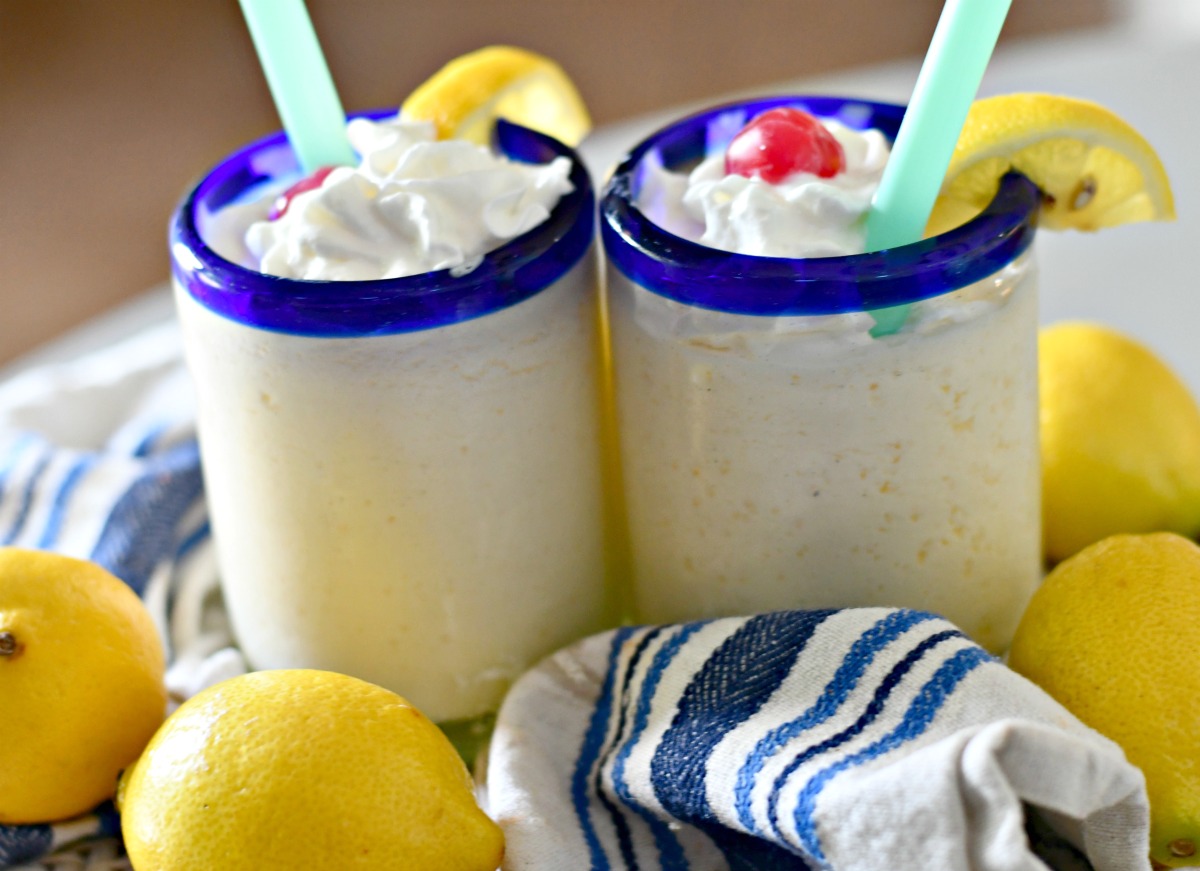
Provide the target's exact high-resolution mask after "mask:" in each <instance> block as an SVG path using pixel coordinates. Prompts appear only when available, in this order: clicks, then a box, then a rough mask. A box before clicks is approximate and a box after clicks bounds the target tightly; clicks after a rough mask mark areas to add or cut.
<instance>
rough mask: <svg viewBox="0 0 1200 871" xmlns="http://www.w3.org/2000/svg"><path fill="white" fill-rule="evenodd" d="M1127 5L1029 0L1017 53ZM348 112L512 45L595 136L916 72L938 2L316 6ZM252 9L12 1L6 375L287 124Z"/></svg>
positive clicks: (98, 305)
mask: <svg viewBox="0 0 1200 871" xmlns="http://www.w3.org/2000/svg"><path fill="white" fill-rule="evenodd" d="M1112 2H1113V0H1053V2H1046V0H1015V2H1014V4H1013V5H1014V9H1013V12H1012V15H1011V17H1010V20H1009V23H1008V25H1007V27H1006V30H1005V38H1012V37H1013V36H1019V35H1020V34H1022V33H1029V32H1032V31H1038V30H1044V29H1054V28H1059V27H1066V26H1073V25H1078V24H1081V23H1089V22H1097V21H1100V20H1102V19H1103V18H1105V17H1107V16H1108V15H1110V14H1111V10H1110V3H1112ZM309 8H310V10H311V12H312V16H313V20H314V22H315V24H316V28H317V32H318V34H319V35H320V37H321V40H322V42H323V44H324V46H325V50H326V53H327V55H328V58H329V63H330V66H331V67H332V69H333V73H334V77H335V79H336V81H337V83H338V87H339V90H340V92H341V94H342V98H343V102H344V104H345V105H346V108H347V109H363V108H369V107H378V106H389V105H396V104H398V103H399V101H400V100H402V99H403V97H404V95H405V94H406V93H407V92H408V91H409V90H410V89H411V88H412V87H413V86H414V85H416V84H417V83H418V82H420V81H421V80H422V79H423V78H425V77H426V76H427V75H429V74H430V73H431V72H432V71H433V70H434V69H436V68H437V67H438V66H440V65H441V64H442V63H443V62H444V61H446V60H448V59H449V58H451V57H452V56H454V55H457V54H460V53H462V52H464V51H468V50H471V49H474V48H478V47H479V46H481V45H485V44H488V43H497V42H509V43H513V44H517V45H523V46H526V47H528V48H532V49H535V50H538V51H542V52H545V53H547V54H550V55H552V56H554V57H556V58H557V59H559V60H560V61H561V62H562V63H563V65H564V66H565V67H566V68H567V70H568V72H569V73H570V74H571V75H572V77H574V78H575V79H576V81H577V82H578V83H579V86H580V89H581V90H582V91H583V93H584V96H585V98H586V99H587V101H588V103H589V105H590V107H591V109H592V111H593V115H594V117H595V120H596V122H597V123H604V122H606V121H613V120H617V119H619V118H622V117H627V116H630V115H634V114H637V113H640V112H644V111H648V110H651V109H655V108H660V107H663V106H669V105H672V104H674V103H678V102H681V101H686V100H693V99H697V98H702V97H704V96H706V95H712V94H719V93H722V92H727V91H731V90H736V89H741V88H747V87H753V86H757V85H766V84H769V83H771V82H774V81H779V80H785V79H791V78H796V77H799V76H803V75H807V74H811V73H815V72H820V71H825V70H830V69H836V68H839V67H846V66H853V65H858V64H862V63H865V62H868V61H872V60H882V59H888V58H896V57H902V56H918V55H920V54H921V53H922V52H923V51H924V50H925V47H926V45H927V44H928V41H929V37H930V35H931V34H932V31H933V27H934V24H935V22H936V20H937V15H938V11H939V10H940V8H941V3H940V0H732V2H731V0H720V2H718V0H642V2H633V0H603V2H601V0H509V2H503V0H309ZM278 126H279V125H278V120H277V118H276V116H275V114H274V110H273V109H272V107H271V104H270V98H269V95H268V93H267V89H266V85H265V83H264V82H263V80H262V77H261V74H260V72H259V70H258V67H257V62H256V61H255V59H254V55H253V49H252V46H251V44H250V41H249V38H248V36H247V34H246V32H245V28H244V26H243V24H242V21H241V17H240V12H239V9H238V6H237V3H236V0H0V363H3V362H4V361H5V360H8V359H11V358H12V357H14V356H16V355H18V354H20V353H21V352H23V351H25V350H27V349H29V348H30V347H32V346H34V345H35V344H37V343H39V342H41V341H44V340H45V339H47V338H49V337H50V336H53V335H55V334H57V333H59V332H61V331H62V330H64V329H66V328H67V327H69V326H72V325H74V324H77V323H79V322H81V321H83V320H85V319H87V318H88V317H91V316H93V315H95V314H96V313H97V312H100V311H102V310H104V309H105V308H108V307H110V306H112V305H113V304H115V303H117V302H119V301H120V300H122V299H124V298H127V297H129V296H132V295H134V294H137V293H139V292H141V291H143V290H145V289H146V288H148V287H150V286H152V285H154V284H157V283H159V282H161V281H163V280H165V279H166V277H167V262H166V254H165V246H164V237H165V226H166V221H167V217H168V214H169V213H170V210H171V208H172V206H173V205H174V203H175V201H176V199H177V198H178V197H179V196H180V195H181V194H182V192H183V190H184V188H185V186H186V185H187V184H188V182H189V181H191V180H193V179H194V178H195V177H196V176H197V175H198V174H200V173H201V172H202V171H203V170H204V169H205V168H207V167H208V166H209V165H211V164H212V163H213V162H214V161H215V160H216V159H217V158H219V157H220V156H221V155H222V154H223V153H224V152H226V151H228V150H230V149H231V148H233V147H234V146H237V145H239V144H241V143H243V142H245V141H247V140H249V139H252V138H254V137H257V136H259V135H262V134H264V133H267V132H269V131H270V130H272V129H275V128H277V127H278Z"/></svg>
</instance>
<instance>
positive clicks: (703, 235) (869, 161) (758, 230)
mask: <svg viewBox="0 0 1200 871" xmlns="http://www.w3.org/2000/svg"><path fill="white" fill-rule="evenodd" d="M821 123H822V124H824V125H825V127H826V129H828V130H829V132H830V133H832V134H833V136H834V138H836V139H837V140H838V142H840V143H841V145H842V148H843V149H844V150H845V153H846V169H845V171H844V172H840V173H838V174H837V175H835V176H833V177H832V178H820V177H818V176H816V175H812V174H811V173H806V172H798V173H794V174H793V175H790V176H788V177H787V178H786V179H784V180H783V181H781V182H779V183H778V184H770V183H768V182H765V181H763V180H762V179H760V178H747V177H745V176H741V175H726V174H725V154H724V151H722V152H720V153H718V154H713V155H712V156H710V157H708V158H706V159H705V160H704V161H703V162H701V163H700V164H699V165H698V166H697V167H696V168H695V169H693V170H692V171H691V173H689V174H683V173H676V172H671V171H670V170H667V169H666V168H664V167H663V166H662V165H661V163H654V162H651V161H650V158H649V157H648V158H647V161H648V162H647V167H646V173H645V175H644V177H643V181H642V189H641V191H640V192H639V194H638V199H637V205H638V208H639V209H641V211H642V212H643V213H644V214H645V215H646V216H647V217H648V218H650V220H652V221H654V222H655V223H656V224H658V225H659V226H660V227H662V228H663V229H664V230H667V231H668V232H671V233H674V234H675V235H676V236H682V237H683V238H684V239H689V240H691V241H693V242H698V243H700V244H702V245H707V246H709V247H710V248H720V249H722V250H724V251H732V252H734V253H737V254H754V255H758V256H761V257H837V256H841V255H846V254H861V253H862V252H863V251H864V250H865V249H866V228H865V218H866V214H867V210H868V208H869V207H870V205H871V198H872V197H874V196H875V190H876V189H877V188H878V187H879V179H880V177H881V176H882V175H883V167H884V165H885V164H886V163H887V159H888V154H889V153H890V152H891V149H890V147H889V145H888V141H887V139H886V138H885V137H884V136H883V134H882V133H880V132H879V131H878V130H866V131H861V132H860V131H857V130H853V129H851V128H849V127H846V126H845V125H843V124H840V123H838V122H837V121H832V120H824V119H822V121H821Z"/></svg>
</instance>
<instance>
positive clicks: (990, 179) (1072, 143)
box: [928, 94, 1175, 235]
mask: <svg viewBox="0 0 1200 871" xmlns="http://www.w3.org/2000/svg"><path fill="white" fill-rule="evenodd" d="M1014 169H1015V170H1017V171H1019V172H1021V173H1023V174H1024V175H1025V176H1027V177H1028V178H1029V179H1031V180H1032V181H1033V182H1034V183H1035V184H1036V185H1037V186H1038V187H1039V188H1041V190H1042V194H1043V196H1044V202H1043V204H1042V210H1041V215H1040V222H1041V226H1042V227H1044V228H1046V229H1049V230H1063V229H1075V230H1098V229H1101V228H1103V227H1113V226H1116V225H1118V224H1129V223H1133V222H1135V221H1155V220H1159V221H1163V220H1173V219H1174V217H1175V202H1174V198H1173V197H1172V194H1171V185H1170V182H1169V181H1168V180H1167V174H1166V171H1165V170H1164V169H1163V165H1162V161H1160V160H1159V158H1158V155H1157V154H1155V152H1154V149H1153V148H1151V147H1150V144H1149V143H1148V142H1146V140H1145V139H1144V138H1143V137H1142V136H1141V134H1139V133H1138V132H1137V131H1136V130H1134V129H1133V128H1132V127H1130V126H1129V125H1128V124H1127V123H1125V122H1124V121H1123V120H1121V119H1120V118H1118V117H1117V116H1116V115H1114V114H1113V113H1112V112H1110V111H1109V110H1108V109H1105V108H1104V107H1103V106H1099V105H1097V104H1096V103H1091V102H1088V101H1087V100H1077V99H1074V98H1072V97H1060V96H1056V95H1053V94H1006V95H1003V96H999V97H988V98H986V99H983V100H978V101H976V102H975V103H974V104H973V105H972V106H971V109H970V112H968V114H967V120H966V123H965V124H964V125H963V130H962V134H961V135H960V137H959V140H958V144H957V145H956V146H955V148H954V156H953V157H952V158H951V161H950V167H949V169H948V170H947V172H946V179H945V181H944V182H943V183H942V192H941V196H939V198H938V201H937V204H936V205H935V207H934V210H933V215H932V216H931V217H930V221H929V227H928V232H929V234H930V235H935V234H937V233H940V232H943V231H945V230H948V229H950V228H951V227H955V226H958V225H959V224H961V223H963V222H964V221H966V220H967V219H968V218H971V217H972V216H974V215H975V214H977V213H978V212H979V211H980V210H981V209H982V208H983V207H984V206H986V205H987V204H988V203H989V202H990V201H991V199H992V197H993V196H995V193H996V189H997V187H998V185H999V182H1000V177H1001V176H1003V175H1004V174H1005V173H1006V172H1008V171H1009V170H1014Z"/></svg>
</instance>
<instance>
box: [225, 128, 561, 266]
mask: <svg viewBox="0 0 1200 871" xmlns="http://www.w3.org/2000/svg"><path fill="white" fill-rule="evenodd" d="M347 134H348V136H349V139H350V144H351V145H352V146H353V147H354V149H355V151H357V152H358V154H359V155H360V156H361V161H362V162H361V163H360V165H359V166H357V167H338V168H337V169H335V170H334V171H333V172H331V173H330V174H329V176H328V177H327V178H326V179H325V181H324V183H323V184H322V185H321V186H320V187H319V188H316V189H314V190H311V191H306V192H304V193H300V194H297V195H296V196H295V197H294V198H293V199H292V201H291V203H290V205H289V206H288V209H287V211H286V212H285V213H284V214H283V215H282V216H280V217H279V218H277V219H276V220H273V221H271V220H266V215H267V210H268V208H269V207H270V204H271V202H272V200H273V199H274V196H270V197H266V198H264V199H263V200H261V201H260V202H258V203H254V204H251V205H249V206H247V207H238V206H234V207H231V208H230V209H226V210H225V211H226V212H229V213H230V214H229V215H228V216H225V215H224V213H222V214H221V215H218V220H217V225H216V226H215V227H214V228H213V231H212V232H211V233H210V244H212V245H213V247H214V248H216V249H217V250H218V251H220V252H221V253H222V254H223V255H224V256H226V257H229V258H230V259H233V260H236V261H237V262H241V263H244V264H245V265H247V266H250V267H251V268H253V269H257V270H258V271H260V272H265V273H267V274H270V275H278V276H282V277H285V278H298V279H309V280H329V281H366V280H371V279H378V278H398V277H400V276H404V275H417V274H420V273H424V272H432V271H435V270H439V269H450V270H453V271H454V272H455V273H456V274H465V273H467V272H469V271H470V270H472V269H474V268H475V267H476V266H478V265H479V263H480V262H481V261H482V260H483V257H484V255H485V254H486V253H487V252H489V251H491V250H493V249H494V248H497V247H499V246H500V245H502V244H503V243H505V242H507V241H508V240H510V239H513V238H515V237H517V236H520V235H521V234H522V233H525V232H528V231H529V230H531V229H533V228H534V227H536V226H537V225H539V224H541V223H542V222H543V221H545V220H546V218H547V217H548V216H549V215H550V212H551V210H552V209H553V208H554V206H555V204H556V203H557V202H558V200H559V198H560V197H562V196H563V195H564V194H566V193H569V192H570V191H571V190H572V185H571V183H570V181H569V180H568V176H569V174H570V171H571V165H570V161H569V160H568V159H567V158H565V157H558V158H555V159H554V160H553V161H552V162H550V163H548V164H543V165H537V164H524V163H517V162H515V161H511V160H509V159H508V158H506V157H504V156H502V155H496V154H493V153H492V152H491V151H490V150H489V149H487V148H484V147H482V146H478V145H474V144H472V143H469V142H464V141H455V140H437V139H436V138H435V132H434V127H433V125H432V124H428V123H420V122H410V121H404V120H401V119H400V118H399V117H397V118H395V119H391V120H386V121H370V120H367V119H364V118H358V119H354V120H352V121H351V122H350V123H349V125H348V126H347ZM222 219H224V221H225V226H222V225H221V224H222ZM247 225H248V226H247ZM239 235H240V236H241V239H240V240H239V241H240V242H241V243H244V244H238V242H234V241H232V240H231V238H230V237H233V236H239ZM231 249H232V250H231ZM247 260H248V261H249V262H247Z"/></svg>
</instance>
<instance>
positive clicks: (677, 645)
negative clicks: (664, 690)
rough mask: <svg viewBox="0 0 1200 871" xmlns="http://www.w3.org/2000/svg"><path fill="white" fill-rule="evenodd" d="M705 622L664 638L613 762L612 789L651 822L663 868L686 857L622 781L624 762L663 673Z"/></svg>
mask: <svg viewBox="0 0 1200 871" xmlns="http://www.w3.org/2000/svg"><path fill="white" fill-rule="evenodd" d="M707 625H708V624H707V623H706V622H698V623H687V624H685V625H684V626H682V627H680V629H679V631H678V632H677V633H676V634H675V635H674V636H673V637H671V638H669V639H667V641H666V642H665V643H664V644H663V646H662V647H660V648H659V650H658V652H657V653H656V654H655V655H654V659H653V661H652V662H651V663H650V668H649V669H648V670H647V671H646V678H645V680H644V681H643V682H642V688H641V692H640V693H639V694H638V700H637V707H636V708H635V710H634V717H633V732H632V734H631V735H630V736H629V739H628V740H627V741H625V743H624V744H622V745H621V749H620V751H619V752H618V753H617V761H616V763H615V764H614V766H613V773H612V781H613V791H614V792H616V794H617V796H618V797H619V798H620V799H621V801H623V802H625V804H626V805H628V806H629V807H630V808H632V809H633V810H634V812H635V813H637V814H638V815H639V816H640V817H641V818H642V819H643V820H645V821H646V823H647V824H648V825H649V826H650V832H651V834H652V835H653V836H654V845H655V847H657V848H658V855H659V862H660V863H661V864H662V867H663V869H664V871H676V869H682V871H686V869H687V857H686V856H685V854H684V852H683V847H682V846H681V845H680V843H679V839H678V838H676V837H675V835H674V833H673V832H672V831H671V829H670V828H669V827H668V825H667V824H666V823H665V822H664V821H663V820H661V819H660V818H659V817H658V816H657V815H656V814H653V813H651V812H650V811H649V810H648V809H647V808H646V807H645V806H644V805H642V804H641V803H640V802H639V801H638V800H637V799H636V798H635V797H634V795H633V792H632V790H630V788H629V784H628V783H626V782H625V766H626V764H627V763H628V762H629V756H630V754H631V753H632V752H633V748H634V747H635V746H636V745H637V742H638V741H640V740H641V737H642V734H643V732H645V730H646V724H647V723H648V722H649V720H650V706H651V705H652V704H653V702H654V696H655V694H656V693H657V692H658V685H659V682H660V681H661V680H662V676H663V673H664V672H665V671H666V670H667V667H668V666H669V665H670V664H671V662H672V661H673V660H674V659H675V656H676V655H677V654H678V653H679V651H680V650H681V649H682V648H683V646H684V644H685V643H686V642H687V640H688V639H689V638H691V637H692V636H693V635H695V634H696V632H698V631H699V630H700V629H701V628H703V627H704V626H707ZM614 746H615V745H614ZM636 867H637V866H636V865H632V866H631V868H636Z"/></svg>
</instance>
